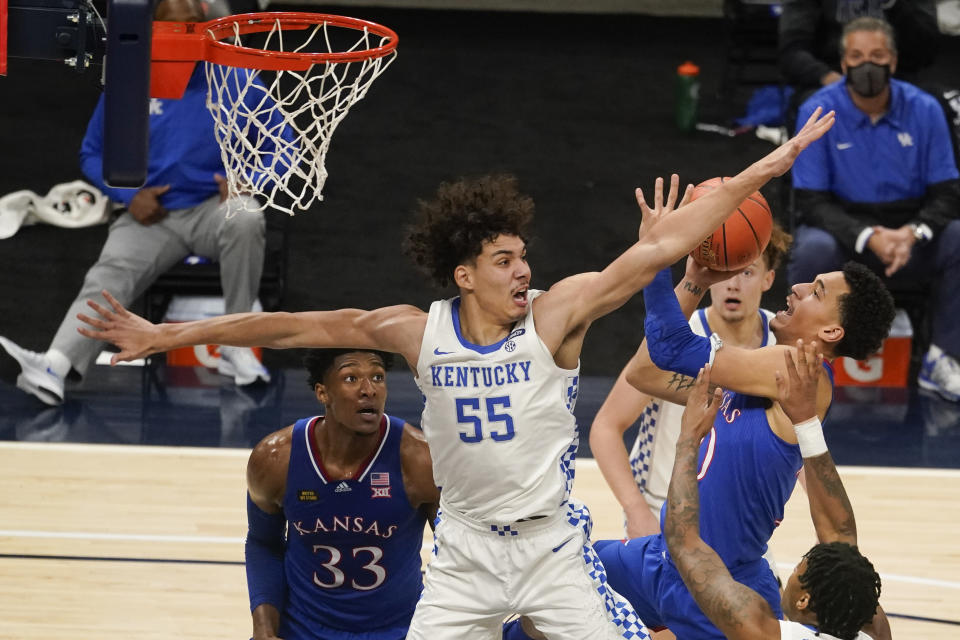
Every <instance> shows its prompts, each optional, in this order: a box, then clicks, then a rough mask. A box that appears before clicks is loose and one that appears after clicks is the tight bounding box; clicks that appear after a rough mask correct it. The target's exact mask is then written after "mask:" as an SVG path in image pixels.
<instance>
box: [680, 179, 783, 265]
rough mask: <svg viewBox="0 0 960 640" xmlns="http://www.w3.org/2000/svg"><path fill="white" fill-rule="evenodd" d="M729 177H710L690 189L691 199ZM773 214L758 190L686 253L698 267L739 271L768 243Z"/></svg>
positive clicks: (757, 255) (707, 191)
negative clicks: (694, 247) (691, 191)
mask: <svg viewBox="0 0 960 640" xmlns="http://www.w3.org/2000/svg"><path fill="white" fill-rule="evenodd" d="M729 179H730V178H711V179H709V180H705V181H704V182H701V183H700V184H698V185H697V186H696V187H694V189H693V198H692V199H693V200H696V199H697V198H699V197H701V196H703V195H706V194H707V193H709V192H710V191H712V190H713V189H715V188H717V187H718V186H720V185H721V184H723V182H724V181H725V180H729ZM772 228H773V214H772V213H771V212H770V205H768V204H767V201H766V199H765V198H764V197H763V196H762V195H761V194H760V192H759V191H754V192H753V193H752V194H750V195H749V196H747V199H746V200H744V201H743V202H741V203H740V206H738V207H737V208H736V209H735V210H734V211H733V212H732V213H731V214H730V216H729V217H728V218H727V220H726V222H724V223H723V224H722V225H720V228H718V229H717V230H716V231H714V232H713V233H711V234H710V235H709V236H707V237H706V238H704V240H703V242H701V243H700V244H699V245H698V246H697V248H696V249H694V250H693V251H691V252H690V255H691V256H693V259H694V260H696V261H697V263H698V264H700V265H702V266H704V267H709V268H710V269H713V270H715V271H736V270H738V269H743V268H744V267H746V266H747V265H749V264H750V263H751V262H753V261H754V260H756V259H757V258H758V257H760V254H761V253H763V250H764V249H766V248H767V242H769V241H770V230H771V229H772Z"/></svg>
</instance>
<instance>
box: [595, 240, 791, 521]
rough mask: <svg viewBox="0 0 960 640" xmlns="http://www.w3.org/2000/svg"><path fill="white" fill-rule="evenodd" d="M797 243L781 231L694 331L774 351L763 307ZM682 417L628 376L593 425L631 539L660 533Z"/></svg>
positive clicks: (715, 290) (703, 313)
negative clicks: (632, 433) (632, 432)
mask: <svg viewBox="0 0 960 640" xmlns="http://www.w3.org/2000/svg"><path fill="white" fill-rule="evenodd" d="M791 241H792V238H791V236H790V234H788V233H787V232H786V231H784V230H783V229H781V228H780V226H779V225H777V224H774V225H773V230H772V232H771V234H770V241H769V242H768V243H767V247H766V249H764V250H763V253H762V254H761V255H760V256H759V257H758V258H757V259H756V260H754V261H753V263H752V264H750V265H749V266H748V267H747V268H746V269H744V270H743V271H741V272H740V273H739V274H738V275H736V276H734V277H732V278H729V279H727V280H724V281H723V282H720V283H717V284H715V285H713V286H712V287H711V288H710V306H708V307H701V308H700V309H699V310H697V312H696V313H695V314H694V315H693V317H691V318H690V326H691V327H692V328H693V330H694V332H696V333H697V334H698V335H702V336H709V335H710V334H711V333H714V332H716V333H717V334H718V335H719V336H720V337H721V338H722V339H723V341H724V342H725V343H727V344H735V345H737V346H742V347H746V348H750V349H757V348H759V347H765V346H767V345H768V344H774V343H775V342H776V338H775V337H774V335H773V332H772V331H771V330H770V319H771V318H773V312H771V311H768V310H766V309H763V308H761V307H760V298H761V296H762V295H763V293H764V292H765V291H767V290H769V289H770V287H771V286H772V285H773V280H774V276H775V273H776V270H777V269H778V268H779V267H780V262H781V261H782V259H783V258H784V257H785V256H786V254H787V252H788V250H789V249H790V242H791ZM682 413H683V407H682V406H680V405H676V404H673V403H672V402H667V401H665V400H661V399H660V398H654V397H651V396H648V395H647V394H645V393H640V392H639V391H637V390H636V389H635V388H634V387H633V386H632V385H630V383H629V382H627V380H626V376H625V374H624V373H621V374H620V375H619V376H618V377H617V380H616V382H615V383H614V385H613V388H611V389H610V393H609V394H608V395H607V398H606V400H604V402H603V406H601V407H600V409H599V410H598V411H597V415H596V417H595V418H594V420H593V424H592V425H591V426H590V450H591V451H593V457H594V458H595V459H596V461H597V465H598V466H599V467H600V471H602V472H603V477H604V479H605V480H606V481H607V484H608V485H610V489H611V490H612V491H613V494H614V496H616V498H617V502H619V503H620V506H621V507H623V514H624V528H625V530H626V536H627V537H628V538H638V537H641V536H646V535H650V534H653V533H659V531H660V508H661V507H662V506H663V503H664V501H665V500H666V498H667V485H669V483H670V472H671V470H672V469H673V451H674V449H675V448H676V446H675V445H676V443H677V436H678V435H679V433H680V415H681V414H682ZM638 420H639V425H640V426H639V432H638V433H637V437H636V440H635V441H634V444H633V447H632V449H630V450H629V453H628V449H627V448H626V447H624V442H623V434H624V433H625V432H626V431H627V429H629V428H630V427H631V425H633V424H634V423H636V422H637V421H638Z"/></svg>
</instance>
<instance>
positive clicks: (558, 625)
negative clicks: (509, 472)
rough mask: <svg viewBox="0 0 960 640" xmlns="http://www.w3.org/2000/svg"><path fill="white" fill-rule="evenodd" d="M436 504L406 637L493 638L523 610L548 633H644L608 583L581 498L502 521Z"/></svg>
mask: <svg viewBox="0 0 960 640" xmlns="http://www.w3.org/2000/svg"><path fill="white" fill-rule="evenodd" d="M440 511H441V515H440V517H439V519H440V524H439V525H438V526H437V529H436V531H435V533H434V548H433V558H432V559H431V561H430V564H429V565H427V573H426V579H425V582H424V590H423V595H422V596H421V597H420V602H419V603H417V610H416V612H415V613H414V615H413V621H412V622H411V624H410V631H409V632H408V634H407V639H408V640H463V639H464V638H469V639H470V640H482V639H487V638H489V639H491V640H492V639H499V638H500V637H501V634H502V625H503V620H504V618H505V617H506V616H508V615H510V614H512V613H517V614H520V615H525V616H528V617H529V618H530V619H531V620H532V621H533V622H534V624H535V625H536V627H537V629H538V630H539V631H541V632H542V633H543V634H545V635H546V636H547V637H548V638H550V639H551V640H560V639H563V640H585V639H588V638H589V639H590V640H594V639H597V638H601V639H609V640H622V639H623V638H627V639H629V640H635V639H639V638H648V637H649V636H648V632H647V629H646V628H645V627H644V626H643V623H642V622H641V621H640V620H639V618H637V615H636V613H635V612H634V611H633V607H631V606H630V604H629V603H628V602H627V601H626V599H624V598H622V597H621V596H620V595H618V594H617V593H616V592H615V591H613V590H612V589H610V587H609V586H607V584H606V580H607V579H606V573H605V572H604V570H603V565H601V564H600V560H599V559H598V558H597V556H596V554H595V553H594V551H593V547H592V546H591V545H590V543H589V541H588V531H589V522H590V521H589V518H590V515H589V512H587V511H586V508H585V507H582V505H575V504H570V505H565V506H564V507H562V508H561V509H560V510H558V511H557V512H556V513H555V514H553V515H551V516H547V517H544V518H540V519H537V520H531V521H527V522H518V523H514V524H511V525H502V526H498V525H490V524H486V525H484V524H481V523H478V522H475V521H471V520H468V519H467V518H465V517H463V516H462V515H460V514H455V513H452V512H451V511H450V510H449V509H448V508H447V507H445V506H444V505H443V504H442V501H441V508H440Z"/></svg>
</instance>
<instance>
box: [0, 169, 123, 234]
mask: <svg viewBox="0 0 960 640" xmlns="http://www.w3.org/2000/svg"><path fill="white" fill-rule="evenodd" d="M108 203H109V199H108V198H107V197H106V196H105V195H103V194H102V193H100V190H99V189H97V188H96V187H94V186H93V185H90V184H87V183H86V182H84V181H82V180H74V181H73V182H65V183H63V184H58V185H56V186H54V187H53V188H51V189H50V191H49V193H47V195H46V196H42V197H41V196H40V195H38V194H36V193H34V192H33V191H29V190H26V189H24V190H22V191H14V192H13V193H8V194H7V195H5V196H3V197H2V198H0V239H3V238H9V237H10V236H12V235H14V234H15V233H16V232H17V230H19V229H20V227H22V226H25V225H31V224H37V223H38V222H43V223H46V224H52V225H56V226H58V227H68V228H76V227H90V226H93V225H95V224H102V223H104V222H107V220H109V218H110V207H109V206H108Z"/></svg>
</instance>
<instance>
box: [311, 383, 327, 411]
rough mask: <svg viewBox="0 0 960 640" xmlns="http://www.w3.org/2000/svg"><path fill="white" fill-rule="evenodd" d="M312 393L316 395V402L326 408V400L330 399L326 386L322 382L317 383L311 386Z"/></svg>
mask: <svg viewBox="0 0 960 640" xmlns="http://www.w3.org/2000/svg"><path fill="white" fill-rule="evenodd" d="M313 392H314V394H316V396H317V400H318V401H320V403H321V404H323V405H324V406H326V404H327V399H328V398H329V397H330V396H329V395H328V394H327V387H326V385H324V384H323V383H322V382H318V383H317V384H315V385H313Z"/></svg>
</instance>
